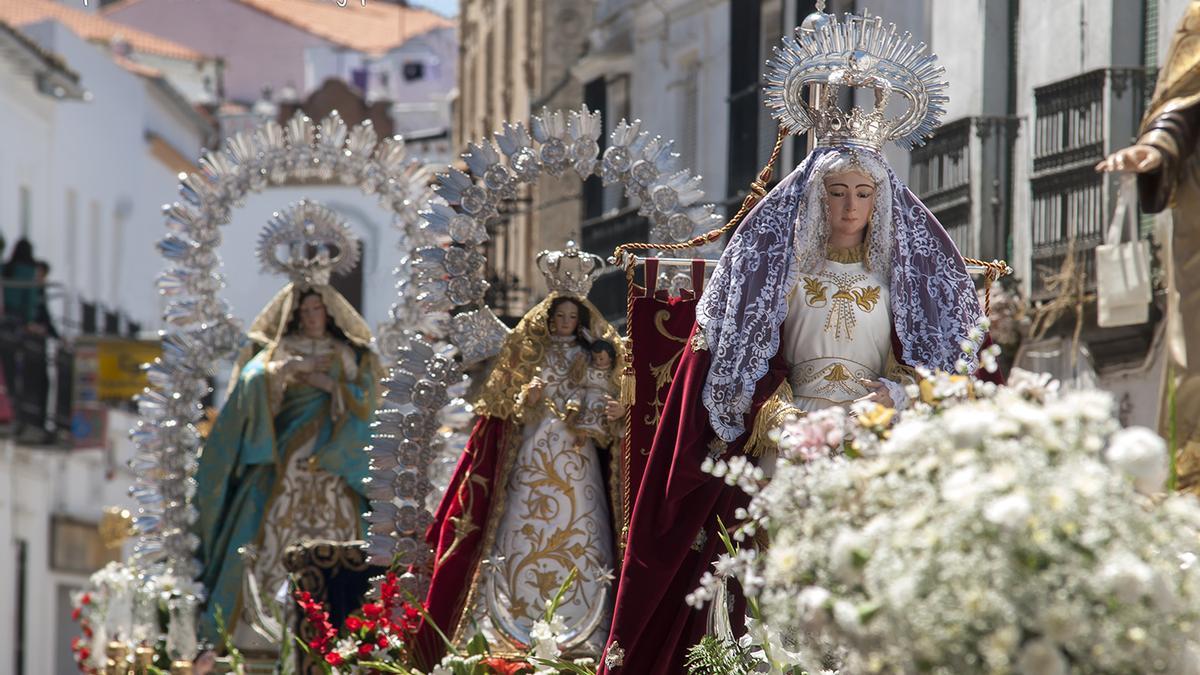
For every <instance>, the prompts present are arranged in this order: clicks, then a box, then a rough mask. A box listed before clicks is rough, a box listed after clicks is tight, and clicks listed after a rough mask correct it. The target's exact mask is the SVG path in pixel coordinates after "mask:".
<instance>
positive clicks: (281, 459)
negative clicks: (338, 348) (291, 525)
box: [194, 349, 376, 645]
mask: <svg viewBox="0 0 1200 675" xmlns="http://www.w3.org/2000/svg"><path fill="white" fill-rule="evenodd" d="M269 351H270V350H266V349H264V350H262V351H260V352H259V353H258V354H257V355H256V356H255V357H254V358H253V359H251V360H250V361H249V362H248V363H246V365H245V366H244V367H243V368H242V369H241V372H240V374H239V376H238V380H237V383H236V385H235V386H234V389H233V392H232V393H231V394H230V396H229V400H228V401H226V403H225V405H224V407H223V408H221V412H220V414H219V415H218V416H217V419H216V421H215V422H214V423H213V426H212V429H211V431H210V432H209V435H208V437H207V439H206V440H205V443H204V449H203V451H202V452H201V455H200V461H199V467H198V470H197V472H196V497H195V500H194V503H195V505H196V509H197V511H198V512H199V518H198V520H197V523H196V533H197V534H198V535H199V537H200V549H199V557H200V563H201V575H200V581H201V582H202V583H203V584H204V587H205V589H206V590H207V592H208V599H207V601H206V605H205V609H204V614H203V615H202V617H201V621H200V634H201V636H202V637H204V638H205V639H207V640H210V641H212V642H213V643H215V644H218V645H219V644H220V640H221V639H222V638H221V636H220V635H219V633H218V631H217V627H216V616H217V613H218V612H219V613H220V615H221V617H222V619H223V621H224V623H225V628H226V631H227V633H228V634H229V635H232V634H233V630H234V626H235V625H236V622H237V619H238V618H239V617H240V615H241V608H242V605H243V602H242V597H241V596H242V585H243V577H244V566H243V561H242V558H241V556H240V555H239V554H238V548H240V547H242V546H245V545H247V544H257V543H258V541H259V540H260V539H261V537H262V526H263V518H264V515H265V514H266V513H268V512H269V510H270V505H271V501H272V500H273V499H274V498H275V496H276V495H275V494H274V492H275V491H276V490H278V489H279V485H278V484H279V483H280V482H281V479H282V476H283V467H284V466H286V463H287V459H288V457H289V456H290V454H291V453H292V452H295V451H296V449H298V448H300V447H301V446H303V445H304V444H305V443H306V442H307V441H308V440H310V439H312V438H313V437H314V436H315V438H316V444H315V446H314V448H313V452H312V457H313V458H314V459H315V461H316V463H317V466H319V467H320V468H321V469H324V470H325V471H328V472H329V473H331V474H334V475H336V476H340V477H341V478H343V479H345V481H346V483H347V485H349V486H350V487H351V488H352V489H353V490H354V492H355V493H356V497H357V498H358V501H359V513H360V514H361V513H363V512H365V511H366V510H367V500H366V497H365V495H364V486H363V479H364V478H366V477H367V474H368V460H367V454H366V453H365V452H364V451H363V447H364V446H366V445H367V444H369V442H370V438H371V432H370V422H371V419H372V416H373V414H374V412H375V405H376V394H375V392H376V386H375V378H376V371H375V368H374V367H373V366H374V363H375V359H374V357H373V355H371V353H370V352H368V351H366V350H360V349H356V350H355V355H356V359H357V363H358V374H357V377H355V378H354V379H353V380H349V379H348V378H346V376H345V374H344V373H343V371H342V367H341V360H340V359H333V362H332V365H331V366H330V369H329V371H328V374H329V375H330V376H331V377H332V378H333V379H334V381H335V383H336V386H337V387H339V388H340V389H341V393H342V398H343V401H345V403H346V411H345V413H344V414H342V415H341V416H340V418H339V419H336V420H335V419H333V416H332V414H331V411H330V407H331V403H332V400H333V396H332V395H331V394H329V393H327V392H325V391H322V390H320V389H317V388H315V387H311V386H308V385H304V384H292V385H290V386H288V387H287V389H286V390H285V392H284V395H283V400H282V402H281V403H280V404H279V409H278V410H272V409H271V397H270V392H271V389H270V386H269V380H270V378H271V377H272V375H271V374H270V373H268V371H267V367H266V366H267V362H266V357H267V354H268V352H269ZM363 531H365V526H364V525H363V524H362V523H360V532H363Z"/></svg>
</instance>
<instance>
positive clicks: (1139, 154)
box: [1096, 0, 1200, 495]
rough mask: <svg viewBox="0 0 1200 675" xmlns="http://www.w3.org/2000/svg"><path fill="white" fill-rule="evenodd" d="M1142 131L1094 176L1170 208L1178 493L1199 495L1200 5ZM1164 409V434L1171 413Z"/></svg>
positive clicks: (1174, 44)
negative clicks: (1120, 175) (1127, 176)
mask: <svg viewBox="0 0 1200 675" xmlns="http://www.w3.org/2000/svg"><path fill="white" fill-rule="evenodd" d="M1140 133H1141V135H1140V136H1139V137H1138V139H1137V141H1136V142H1135V143H1134V144H1133V145H1131V146H1129V147H1127V148H1122V149H1121V150H1118V151H1116V152H1114V153H1113V154H1112V155H1110V156H1108V157H1107V158H1106V159H1104V161H1102V162H1100V163H1099V164H1097V165H1096V170H1098V171H1114V172H1133V173H1136V174H1138V193H1139V198H1140V201H1141V206H1142V211H1144V212H1146V213H1158V212H1160V211H1164V210H1166V209H1168V208H1169V209H1171V215H1172V232H1171V238H1170V252H1171V253H1170V259H1169V261H1168V271H1169V277H1168V283H1169V293H1168V301H1167V336H1168V337H1167V349H1168V354H1169V356H1170V359H1171V362H1172V365H1173V367H1174V368H1173V372H1174V375H1175V377H1176V378H1177V380H1176V389H1175V410H1174V416H1173V417H1174V422H1175V429H1174V434H1175V441H1176V443H1177V448H1178V451H1177V452H1178V455H1177V457H1178V465H1177V466H1178V475H1179V483H1178V487H1179V489H1180V490H1184V491H1187V492H1191V493H1193V494H1197V495H1200V320H1197V318H1196V316H1197V315H1198V314H1200V153H1198V152H1196V150H1197V147H1196V145H1197V139H1200V0H1192V2H1190V3H1188V6H1187V9H1185V10H1184V14H1183V19H1182V20H1181V21H1180V23H1179V28H1178V29H1177V30H1176V31H1175V37H1174V38H1173V39H1172V41H1171V47H1170V49H1168V50H1167V58H1166V60H1165V61H1164V65H1163V67H1162V69H1161V70H1159V74H1158V84H1157V86H1156V87H1155V90H1154V98H1153V99H1152V100H1151V101H1150V105H1149V106H1148V107H1147V113H1146V116H1145V117H1144V118H1143V119H1142V126H1141V130H1140ZM1189 317H1190V318H1189ZM1163 408H1164V411H1165V412H1164V414H1163V415H1162V417H1161V419H1160V426H1161V428H1160V431H1161V432H1162V433H1163V435H1164V436H1166V435H1169V434H1171V432H1172V430H1171V429H1170V426H1171V415H1170V412H1171V411H1169V410H1167V408H1168V406H1166V405H1164V406H1163Z"/></svg>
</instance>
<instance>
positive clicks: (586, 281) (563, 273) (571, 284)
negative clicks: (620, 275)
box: [537, 241, 604, 297]
mask: <svg viewBox="0 0 1200 675" xmlns="http://www.w3.org/2000/svg"><path fill="white" fill-rule="evenodd" d="M537 266H538V269H539V270H541V271H542V275H543V276H545V277H546V286H547V288H549V289H550V291H551V292H558V293H567V294H570V295H576V296H579V297H584V296H586V295H587V294H588V291H590V290H592V283H593V282H594V281H595V280H596V277H597V276H598V275H599V274H600V271H601V270H602V269H603V268H604V260H602V259H601V258H600V256H598V255H595V254H592V253H584V252H583V251H580V250H579V248H578V247H577V246H576V245H575V242H573V241H568V242H567V248H566V249H565V250H562V251H542V252H541V253H539V254H538V255H537Z"/></svg>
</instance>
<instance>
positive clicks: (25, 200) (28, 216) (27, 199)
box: [18, 185, 33, 237]
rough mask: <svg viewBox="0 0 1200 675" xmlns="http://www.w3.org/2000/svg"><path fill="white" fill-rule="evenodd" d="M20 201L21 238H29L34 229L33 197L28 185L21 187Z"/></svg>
mask: <svg viewBox="0 0 1200 675" xmlns="http://www.w3.org/2000/svg"><path fill="white" fill-rule="evenodd" d="M19 199H20V202H19V204H18V207H19V208H20V209H21V212H20V213H19V214H18V218H20V221H19V223H20V227H21V236H22V237H28V236H29V232H30V230H32V229H33V195H32V194H31V193H30V191H29V186H28V185H22V186H21V190H20V195H19Z"/></svg>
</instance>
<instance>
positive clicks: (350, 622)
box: [346, 616, 363, 632]
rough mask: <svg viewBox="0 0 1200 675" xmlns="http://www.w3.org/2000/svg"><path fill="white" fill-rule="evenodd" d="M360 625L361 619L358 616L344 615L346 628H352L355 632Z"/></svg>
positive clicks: (361, 624) (361, 623)
mask: <svg viewBox="0 0 1200 675" xmlns="http://www.w3.org/2000/svg"><path fill="white" fill-rule="evenodd" d="M362 627H363V621H362V619H360V618H358V617H357V616H348V617H346V629H347V630H352V631H356V632H357V631H358V629H360V628H362Z"/></svg>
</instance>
